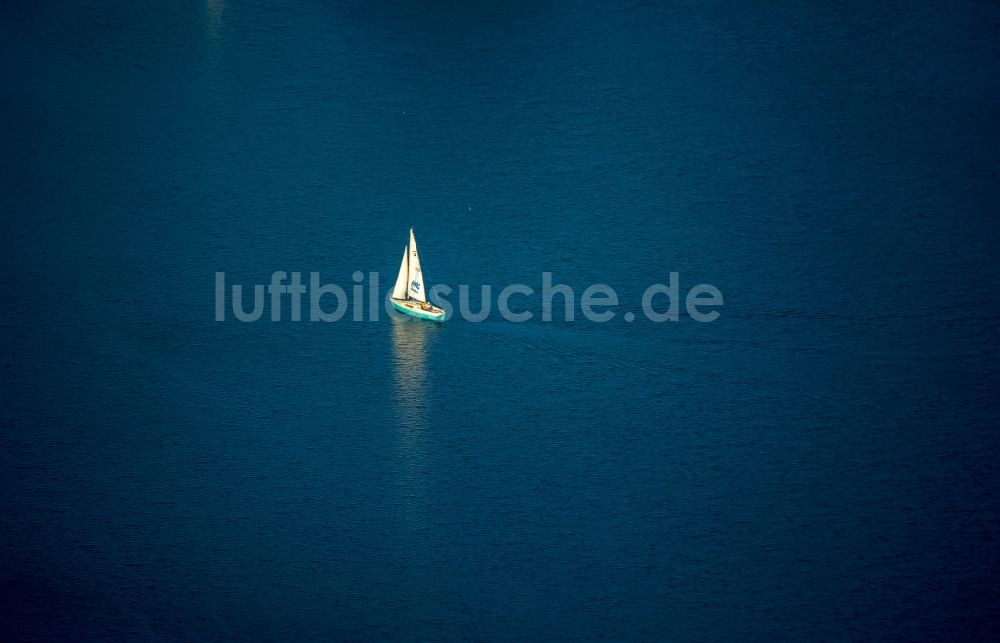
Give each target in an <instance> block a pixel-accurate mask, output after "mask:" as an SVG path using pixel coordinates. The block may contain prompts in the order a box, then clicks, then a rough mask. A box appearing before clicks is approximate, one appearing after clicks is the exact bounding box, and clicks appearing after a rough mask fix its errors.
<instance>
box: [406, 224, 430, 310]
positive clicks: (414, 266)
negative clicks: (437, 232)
mask: <svg viewBox="0 0 1000 643" xmlns="http://www.w3.org/2000/svg"><path fill="white" fill-rule="evenodd" d="M409 260H410V261H409V264H410V265H409V276H408V279H409V285H408V286H407V287H406V292H407V293H408V294H409V295H410V298H411V299H416V300H417V301H427V295H426V293H424V276H423V274H422V273H421V272H420V255H419V254H417V240H416V238H414V236H413V228H410V256H409Z"/></svg>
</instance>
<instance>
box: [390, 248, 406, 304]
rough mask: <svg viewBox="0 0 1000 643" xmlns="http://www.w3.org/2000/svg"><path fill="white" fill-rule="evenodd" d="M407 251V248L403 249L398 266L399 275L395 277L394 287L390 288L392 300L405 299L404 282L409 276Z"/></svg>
mask: <svg viewBox="0 0 1000 643" xmlns="http://www.w3.org/2000/svg"><path fill="white" fill-rule="evenodd" d="M408 251H409V248H405V247H404V248H403V261H402V262H401V263H400V264H399V274H398V275H396V285H395V286H393V287H392V297H393V299H406V280H407V279H408V278H409V276H410V273H409V270H408V268H407V261H406V255H407V252H408Z"/></svg>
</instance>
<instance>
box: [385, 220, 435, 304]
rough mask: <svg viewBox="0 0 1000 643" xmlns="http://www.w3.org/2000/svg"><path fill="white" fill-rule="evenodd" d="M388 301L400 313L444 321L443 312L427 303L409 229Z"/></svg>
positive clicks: (415, 250) (418, 258)
mask: <svg viewBox="0 0 1000 643" xmlns="http://www.w3.org/2000/svg"><path fill="white" fill-rule="evenodd" d="M389 301H391V302H392V307H393V308H395V309H396V310H398V311H399V312H401V313H406V314H407V315H413V316H414V317H419V318H420V319H430V320H431V321H444V311H443V310H441V309H440V308H438V307H437V306H434V305H432V304H431V303H430V302H428V301H427V292H426V289H425V288H424V275H423V272H422V271H421V270H420V255H419V254H418V253H417V240H416V238H415V237H414V236H413V228H410V242H409V243H408V244H407V245H406V247H405V248H403V261H402V263H400V264H399V274H398V275H396V285H395V286H393V287H392V297H390V299H389Z"/></svg>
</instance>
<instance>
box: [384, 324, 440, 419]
mask: <svg viewBox="0 0 1000 643" xmlns="http://www.w3.org/2000/svg"><path fill="white" fill-rule="evenodd" d="M391 323H392V351H393V358H394V362H395V364H394V365H395V369H394V370H395V381H396V411H397V413H398V414H399V422H400V424H401V425H402V426H403V427H404V428H405V429H406V430H407V432H408V433H410V434H412V435H416V434H419V433H420V432H422V431H423V430H424V429H426V428H427V427H426V422H427V403H426V398H427V344H428V342H429V341H430V340H431V335H432V333H434V332H436V331H437V330H438V329H437V327H436V326H435V325H434V324H430V323H427V322H424V321H417V320H415V319H413V320H411V319H406V318H403V319H399V318H397V317H395V316H393V317H391Z"/></svg>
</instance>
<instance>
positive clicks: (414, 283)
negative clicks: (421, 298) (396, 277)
mask: <svg viewBox="0 0 1000 643" xmlns="http://www.w3.org/2000/svg"><path fill="white" fill-rule="evenodd" d="M410 288H412V289H413V292H420V282H419V281H416V280H414V281H411V282H410Z"/></svg>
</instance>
